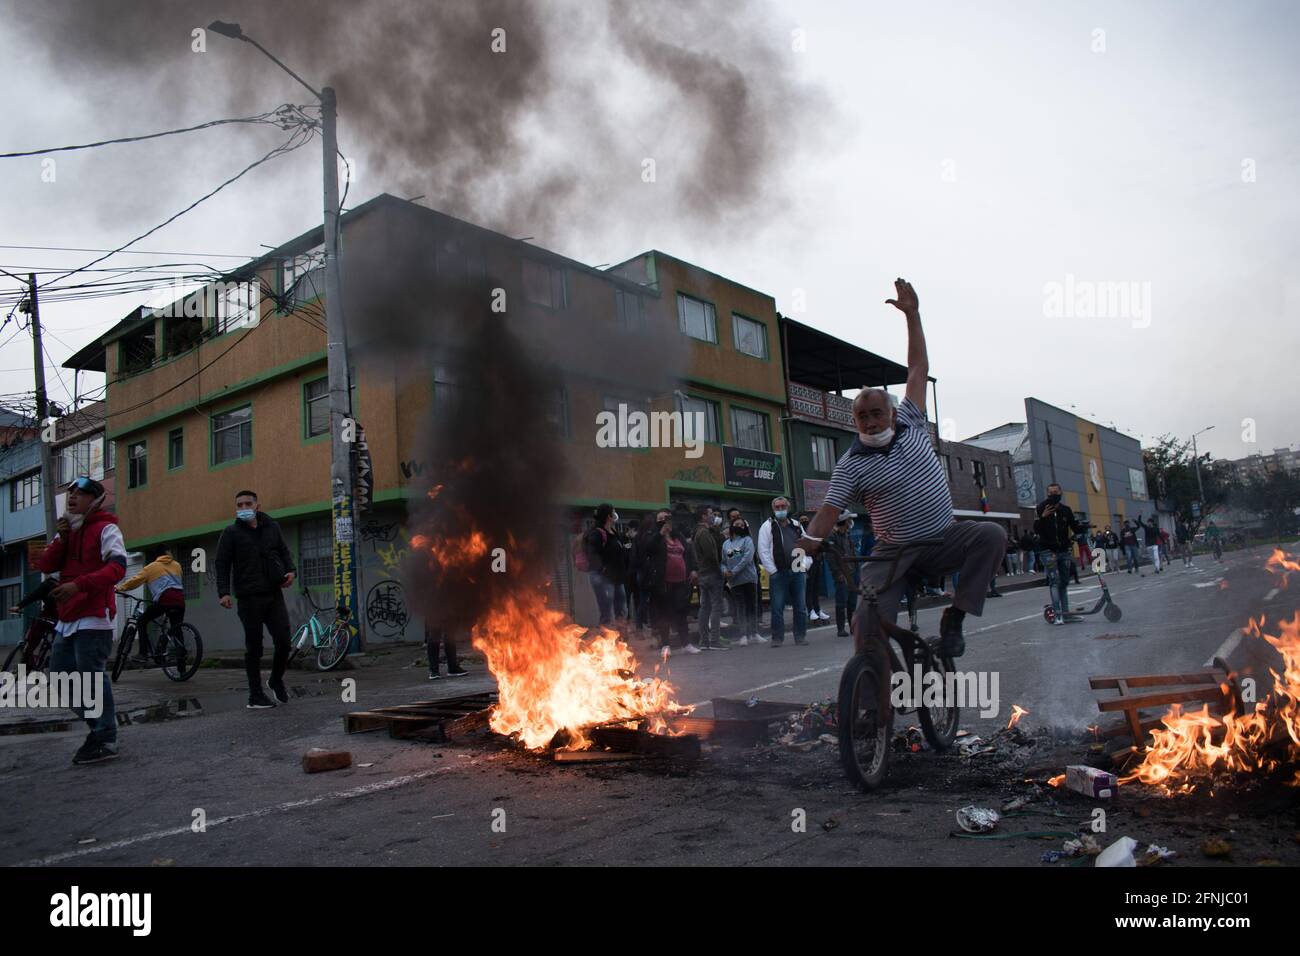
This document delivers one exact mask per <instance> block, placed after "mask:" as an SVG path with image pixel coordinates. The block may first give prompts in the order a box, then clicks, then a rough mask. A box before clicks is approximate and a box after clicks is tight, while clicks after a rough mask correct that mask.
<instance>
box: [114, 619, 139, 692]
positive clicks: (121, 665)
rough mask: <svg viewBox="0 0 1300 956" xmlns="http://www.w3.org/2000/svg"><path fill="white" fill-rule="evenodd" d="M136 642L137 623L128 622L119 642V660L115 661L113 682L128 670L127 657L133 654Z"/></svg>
mask: <svg viewBox="0 0 1300 956" xmlns="http://www.w3.org/2000/svg"><path fill="white" fill-rule="evenodd" d="M134 642H135V625H134V624H128V625H127V626H126V628H125V629H124V630H123V631H122V639H121V640H120V641H118V642H117V660H115V661H113V683H114V684H116V683H117V679H118V678H119V677H121V676H122V671H124V670H126V659H127V658H128V657H129V656H130V655H131V645H132V644H133V643H134Z"/></svg>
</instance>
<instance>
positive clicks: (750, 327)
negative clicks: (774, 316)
mask: <svg viewBox="0 0 1300 956" xmlns="http://www.w3.org/2000/svg"><path fill="white" fill-rule="evenodd" d="M731 341H732V345H734V346H735V348H736V351H737V352H739V353H740V354H741V355H748V356H749V357H750V358H756V359H763V360H767V359H768V358H770V357H771V356H770V355H769V353H768V350H767V323H766V322H760V321H758V319H751V318H750V317H749V316H747V315H741V314H740V313H739V312H733V313H731ZM746 346H749V347H746ZM755 348H756V349H757V351H753V349H755Z"/></svg>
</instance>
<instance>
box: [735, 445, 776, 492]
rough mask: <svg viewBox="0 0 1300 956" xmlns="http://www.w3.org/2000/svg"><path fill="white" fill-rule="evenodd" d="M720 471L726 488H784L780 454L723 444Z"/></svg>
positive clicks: (762, 489) (763, 489) (767, 489)
mask: <svg viewBox="0 0 1300 956" xmlns="http://www.w3.org/2000/svg"><path fill="white" fill-rule="evenodd" d="M722 471H723V478H724V481H725V482H726V485H727V487H728V488H746V489H748V490H750V491H770V492H773V493H778V492H781V491H784V490H785V481H784V479H783V478H782V477H781V456H780V455H774V454H772V453H771V452H769V451H758V450H757V449H754V448H734V447H732V446H731V445H723V446H722Z"/></svg>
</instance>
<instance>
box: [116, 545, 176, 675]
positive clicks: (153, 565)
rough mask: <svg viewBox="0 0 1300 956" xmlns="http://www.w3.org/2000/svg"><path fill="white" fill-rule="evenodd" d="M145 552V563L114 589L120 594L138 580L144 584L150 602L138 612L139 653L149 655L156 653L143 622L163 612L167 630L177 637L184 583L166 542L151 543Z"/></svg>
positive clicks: (137, 583) (129, 589)
mask: <svg viewBox="0 0 1300 956" xmlns="http://www.w3.org/2000/svg"><path fill="white" fill-rule="evenodd" d="M145 556H146V557H147V558H148V559H149V563H148V564H146V565H145V566H144V568H143V570H141V571H140V573H139V574H137V575H136V576H135V577H133V578H128V579H127V580H125V581H123V582H122V583H121V584H119V585H118V586H117V592H118V593H119V594H122V593H124V592H126V591H133V590H135V589H136V588H138V587H139V586H140V585H141V584H147V585H148V590H149V598H150V601H151V602H152V603H151V604H150V605H149V606H148V607H147V608H145V610H144V613H143V614H141V615H140V628H139V634H140V655H141V657H144V658H149V657H152V656H153V654H154V653H156V651H155V649H153V648H151V647H150V646H149V629H148V626H147V625H148V624H149V622H150V621H152V620H153V619H154V618H157V617H162V616H163V615H164V614H166V615H167V625H168V626H167V630H168V633H170V634H171V636H172V637H175V638H177V639H179V638H180V634H181V624H183V623H184V621H185V585H184V581H183V579H182V575H183V574H184V572H183V571H182V570H181V565H180V562H179V561H177V560H176V559H175V558H173V557H172V556H171V550H170V549H169V548H168V547H167V546H166V545H155V546H154V547H152V548H150V549H149V550H148V551H146V552H145ZM161 650H162V648H157V651H161Z"/></svg>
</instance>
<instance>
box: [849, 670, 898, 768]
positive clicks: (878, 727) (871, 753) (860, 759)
mask: <svg viewBox="0 0 1300 956" xmlns="http://www.w3.org/2000/svg"><path fill="white" fill-rule="evenodd" d="M889 675H890V667H889V663H888V661H887V659H886V658H885V655H884V654H883V653H880V652H879V651H877V650H874V649H869V650H866V651H863V652H860V653H858V654H854V655H853V656H852V657H851V658H849V662H848V663H847V664H845V665H844V673H843V674H842V675H840V695H839V707H838V709H837V710H836V721H837V722H838V723H839V732H840V763H841V764H842V765H843V767H844V772H845V774H847V775H848V778H849V779H850V780H852V781H853V783H854V784H856V785H857V786H858V787H861V788H862V789H863V790H866V791H872V790H875V789H876V788H877V787H879V786H880V784H881V783H882V782H883V781H884V779H885V769H886V765H887V764H888V762H889V741H890V736H891V734H892V732H893V724H894V713H893V710H892V708H891V707H890V704H889Z"/></svg>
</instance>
